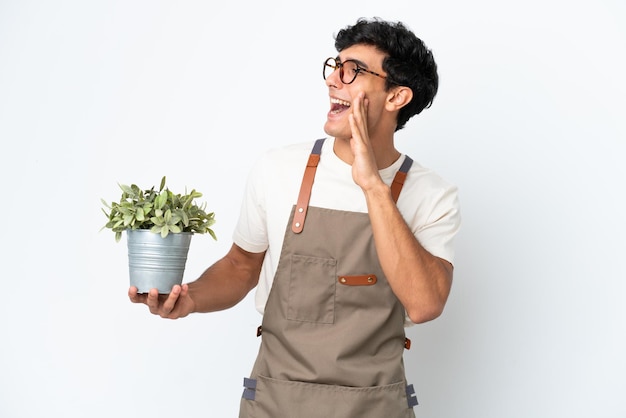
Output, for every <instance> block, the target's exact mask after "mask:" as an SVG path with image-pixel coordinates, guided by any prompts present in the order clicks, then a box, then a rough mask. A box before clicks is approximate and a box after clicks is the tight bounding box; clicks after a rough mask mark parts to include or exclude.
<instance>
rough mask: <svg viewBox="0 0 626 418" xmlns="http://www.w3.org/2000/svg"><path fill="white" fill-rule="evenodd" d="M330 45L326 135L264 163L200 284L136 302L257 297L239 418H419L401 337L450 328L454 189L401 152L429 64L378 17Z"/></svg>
mask: <svg viewBox="0 0 626 418" xmlns="http://www.w3.org/2000/svg"><path fill="white" fill-rule="evenodd" d="M335 47H336V49H337V51H338V55H337V56H336V57H334V58H328V59H327V60H326V61H325V63H324V79H325V81H326V86H327V87H328V91H329V96H330V111H329V112H328V115H327V120H326V123H325V126H324V130H325V132H326V134H327V135H328V137H327V138H325V140H318V141H311V142H306V143H303V144H296V145H291V146H286V147H283V148H281V149H276V150H272V151H270V152H268V153H267V154H266V155H265V156H264V157H263V158H261V159H260V161H259V162H258V164H257V165H256V166H255V167H254V168H253V169H252V172H251V174H250V177H249V181H248V185H247V190H246V194H245V198H244V201H243V204H242V209H241V214H240V219H239V222H238V224H237V227H236V229H235V232H234V234H233V238H234V239H233V241H234V243H233V245H232V248H231V249H230V251H229V252H228V254H226V256H225V257H224V258H222V259H220V260H219V261H217V262H216V263H215V264H213V265H212V266H211V267H209V268H208V269H207V270H206V271H205V272H204V273H203V274H202V275H201V277H200V278H198V279H197V280H196V281H194V282H192V283H189V284H184V285H182V286H176V287H174V289H172V292H171V293H170V295H168V296H158V294H157V292H156V290H152V291H151V292H150V293H149V294H147V295H145V294H144V295H140V294H137V289H136V288H131V289H130V291H129V297H130V299H131V300H132V301H133V302H138V303H145V304H147V305H148V307H149V309H150V312H152V313H153V314H156V315H160V316H162V317H164V318H180V317H184V316H186V315H188V314H189V313H192V312H210V311H216V310H221V309H227V308H229V307H232V306H233V305H235V304H236V303H238V302H239V301H240V300H242V299H243V298H244V297H245V296H246V295H247V294H248V292H249V291H250V290H252V289H253V288H255V287H256V288H257V290H256V304H257V308H258V310H259V311H260V312H261V313H262V314H263V322H262V327H259V334H261V333H262V341H261V347H260V350H259V354H258V356H257V359H256V362H255V365H254V368H253V370H252V373H251V375H250V377H249V378H245V379H244V392H243V396H242V400H241V412H240V414H241V415H240V416H241V417H248V416H254V417H266V418H277V417H324V418H328V417H375V418H380V417H389V418H390V417H413V416H414V413H413V409H412V407H413V406H414V405H415V404H416V400H415V396H414V395H413V391H412V389H411V386H410V385H407V382H406V379H405V372H404V366H403V360H402V356H403V351H404V349H405V348H408V340H406V339H405V332H404V327H405V326H406V325H408V324H411V323H422V322H426V321H429V320H432V319H434V318H436V317H437V316H439V315H440V314H441V312H442V311H443V309H444V305H445V303H446V300H447V297H448V294H449V292H450V287H451V284H452V270H453V267H452V261H453V255H454V251H453V240H454V236H455V235H456V232H457V231H458V228H459V223H460V215H459V208H458V199H457V190H456V188H455V187H454V186H452V185H450V184H448V183H447V182H445V181H444V180H442V179H441V178H440V177H439V176H437V175H436V174H435V173H433V172H432V171H430V170H428V169H426V168H424V167H421V166H419V164H417V163H414V162H413V161H412V160H411V159H410V158H409V157H408V156H406V155H403V154H402V153H400V152H399V151H398V150H397V149H396V148H395V145H394V132H396V131H397V130H399V129H401V128H403V127H404V124H405V123H406V122H407V120H408V119H409V118H411V117H412V116H414V115H416V114H418V113H420V112H421V111H422V110H423V109H424V108H426V107H428V106H430V104H431V103H432V100H433V98H434V97H435V94H436V92H437V87H438V76H437V67H436V64H435V61H434V59H433V56H432V53H431V52H430V51H429V50H428V49H427V48H426V47H425V45H424V44H423V43H422V41H421V40H420V39H418V38H417V37H416V36H415V35H414V34H413V33H412V32H411V31H410V30H408V29H407V28H406V27H405V26H404V25H403V24H402V23H394V22H386V21H383V20H379V19H373V20H366V19H360V20H358V21H357V22H356V24H355V25H352V26H348V27H346V28H344V29H342V30H341V31H339V33H338V34H337V36H336V42H335ZM303 172H304V175H303Z"/></svg>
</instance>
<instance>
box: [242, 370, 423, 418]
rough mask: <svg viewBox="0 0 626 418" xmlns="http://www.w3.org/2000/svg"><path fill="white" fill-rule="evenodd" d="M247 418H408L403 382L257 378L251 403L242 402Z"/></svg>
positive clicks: (411, 411)
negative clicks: (330, 382)
mask: <svg viewBox="0 0 626 418" xmlns="http://www.w3.org/2000/svg"><path fill="white" fill-rule="evenodd" d="M241 412H242V413H241V415H240V416H241V417H250V418H277V417H289V418H355V417H358V418H382V417H384V418H410V417H414V416H415V415H414V414H413V409H412V408H409V406H408V404H407V394H406V383H405V382H398V383H394V384H390V385H384V386H372V387H362V388H361V387H347V386H336V385H320V384H316V383H305V382H290V381H285V380H277V379H272V378H269V377H265V376H259V377H258V380H257V387H256V396H255V399H254V400H246V399H243V400H242V411H241Z"/></svg>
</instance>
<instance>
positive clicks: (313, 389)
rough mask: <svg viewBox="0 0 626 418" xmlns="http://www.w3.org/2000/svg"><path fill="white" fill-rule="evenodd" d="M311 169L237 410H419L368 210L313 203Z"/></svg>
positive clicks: (319, 413) (292, 413)
mask: <svg viewBox="0 0 626 418" xmlns="http://www.w3.org/2000/svg"><path fill="white" fill-rule="evenodd" d="M321 141H322V140H320V141H318V142H317V143H316V147H315V148H314V150H313V153H312V157H314V156H317V161H319V153H320V151H321ZM406 160H408V161H409V163H408V164H407V165H409V166H410V159H409V158H408V157H406ZM317 161H315V166H316V165H317ZM309 162H311V159H310V160H309ZM405 162H406V161H405ZM310 167H311V165H309V166H308V167H307V171H310V170H309V169H310ZM314 170H315V167H313V174H312V175H311V173H310V172H308V174H307V173H305V178H304V180H303V187H302V190H301V194H300V198H299V199H298V204H297V205H295V206H294V207H293V209H292V211H291V216H290V219H289V224H288V225H287V229H286V232H285V238H284V243H283V248H282V252H281V255H280V260H279V264H278V268H277V270H276V274H275V277H274V282H273V284H272V289H271V291H270V294H269V297H268V301H267V304H266V307H265V312H264V315H263V322H262V327H261V328H260V329H262V334H263V337H262V342H261V346H260V348H259V354H258V356H257V359H256V362H255V365H254V368H253V370H252V374H251V377H250V378H246V379H244V386H245V389H244V394H243V397H242V400H241V408H240V415H239V416H240V418H335V417H336V418H355V417H358V418H367V417H371V418H382V417H384V418H411V417H414V416H415V415H414V413H413V409H412V407H413V406H414V405H415V404H417V400H416V398H415V397H414V396H412V395H413V393H414V392H413V389H412V386H407V384H406V380H405V371H404V363H403V358H402V356H403V352H404V349H405V346H406V341H407V340H406V338H405V333H404V318H405V311H404V307H403V306H402V304H401V303H400V302H399V301H398V299H397V298H396V296H395V295H394V294H393V292H392V290H391V287H390V286H389V284H388V282H387V280H386V278H385V276H384V274H383V271H382V268H381V267H380V264H379V262H378V256H377V253H376V248H375V245H374V239H373V234H372V229H371V226H370V221H369V215H368V214H367V213H355V212H347V211H340V210H332V209H325V208H317V207H308V196H309V195H310V189H311V187H312V183H313V177H314ZM406 171H408V167H404V165H403V168H401V171H400V172H399V173H398V174H400V175H402V174H404V175H406V174H405V173H406ZM400 177H402V176H400ZM396 180H398V177H396ZM403 180H404V178H403V177H402V178H401V179H400V180H399V181H400V187H401V183H402V182H403ZM307 193H308V194H307ZM398 193H399V189H397V188H396V190H395V193H394V195H395V198H397V195H398ZM303 194H304V195H305V200H306V202H304V204H303V202H302V196H303ZM303 213H304V215H305V216H306V227H304V223H305V222H304V221H305V217H304V216H302V214H303ZM299 215H300V216H299Z"/></svg>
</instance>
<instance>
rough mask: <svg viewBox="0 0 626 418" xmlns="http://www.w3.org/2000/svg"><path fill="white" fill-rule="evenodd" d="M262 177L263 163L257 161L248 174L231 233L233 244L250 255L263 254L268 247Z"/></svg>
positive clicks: (261, 160) (263, 174) (260, 160)
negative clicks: (237, 215) (235, 222)
mask: <svg viewBox="0 0 626 418" xmlns="http://www.w3.org/2000/svg"><path fill="white" fill-rule="evenodd" d="M264 176H265V170H264V161H263V159H259V160H258V161H257V162H256V163H255V164H254V166H253V167H252V169H251V170H250V172H249V173H248V179H247V181H246V187H245V192H244V196H243V199H242V202H241V208H240V212H239V220H238V221H237V224H236V226H235V230H234V232H233V242H234V243H235V244H236V245H238V246H239V247H241V248H242V249H244V250H245V251H249V252H252V253H260V252H263V251H265V250H267V248H268V245H269V244H268V234H267V222H266V218H267V213H266V210H265V207H266V206H265V194H264V192H263V189H262V185H263V184H265V183H264Z"/></svg>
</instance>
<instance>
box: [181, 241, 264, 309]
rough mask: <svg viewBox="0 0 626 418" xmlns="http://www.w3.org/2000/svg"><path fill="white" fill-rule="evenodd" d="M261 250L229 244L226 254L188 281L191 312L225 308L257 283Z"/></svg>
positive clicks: (239, 298)
mask: <svg viewBox="0 0 626 418" xmlns="http://www.w3.org/2000/svg"><path fill="white" fill-rule="evenodd" d="M263 257H264V253H248V252H245V251H243V250H242V249H241V248H239V247H237V246H235V245H233V248H231V250H230V251H229V252H228V254H227V255H226V256H225V257H224V258H222V259H220V260H219V261H217V262H216V263H215V264H213V265H212V266H211V267H209V268H208V269H206V270H205V271H204V273H202V275H201V276H200V277H199V278H198V279H197V280H196V281H194V282H191V283H189V296H190V297H191V299H192V300H193V301H194V311H195V312H213V311H219V310H223V309H228V308H230V307H232V306H234V305H236V304H237V303H238V302H240V301H241V300H242V299H243V298H244V297H245V296H246V295H247V294H248V292H250V290H252V289H253V288H254V287H255V286H256V285H257V283H258V280H259V273H260V271H261V265H262V263H263Z"/></svg>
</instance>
